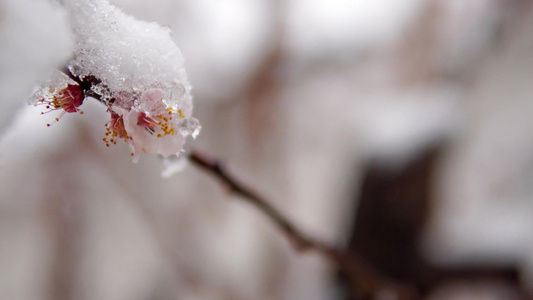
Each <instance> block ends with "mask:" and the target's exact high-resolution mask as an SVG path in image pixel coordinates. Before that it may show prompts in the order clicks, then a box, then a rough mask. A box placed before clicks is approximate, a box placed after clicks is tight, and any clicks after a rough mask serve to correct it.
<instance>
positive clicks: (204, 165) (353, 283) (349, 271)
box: [189, 150, 418, 300]
mask: <svg viewBox="0 0 533 300" xmlns="http://www.w3.org/2000/svg"><path fill="white" fill-rule="evenodd" d="M189 160H190V161H191V162H192V163H194V164H195V165H196V166H198V167H200V168H201V169H203V170H204V171H206V172H208V173H210V174H211V175H213V176H215V177H216V178H217V179H218V180H220V181H221V182H222V183H223V184H224V185H226V186H227V187H228V188H229V189H230V190H231V191H232V192H233V193H235V194H237V195H239V196H241V199H243V200H244V201H246V202H247V203H249V204H251V205H253V206H255V207H256V208H257V209H259V210H260V211H261V212H262V213H264V214H265V215H266V216H267V217H268V218H269V219H270V220H271V221H272V222H273V223H274V225H275V226H276V227H278V229H279V230H280V231H281V232H282V233H283V234H284V236H285V237H286V238H287V239H288V240H289V241H290V242H291V244H292V245H293V246H294V248H295V249H296V250H297V251H304V250H309V251H315V252H317V253H319V254H320V255H322V256H323V257H325V258H326V259H327V260H329V261H330V262H331V263H332V264H333V265H334V266H335V267H336V268H338V270H339V271H340V272H341V273H342V274H343V275H344V276H345V277H346V280H347V283H348V285H349V289H350V293H351V295H352V297H353V298H354V299H377V298H379V297H380V295H383V296H384V294H389V295H391V296H392V297H393V299H405V300H408V299H409V300H411V299H418V295H417V292H416V291H415V290H414V289H413V288H411V287H408V286H404V285H400V284H397V283H394V282H392V281H391V280H390V279H388V278H386V277H385V276H383V275H381V274H380V273H379V272H378V271H377V270H375V269H374V268H373V267H372V266H370V265H369V264H368V263H366V262H365V261H364V259H362V258H361V257H360V256H359V255H357V254H354V253H348V252H346V251H343V250H342V249H340V248H337V247H334V246H331V245H327V244H325V243H323V242H320V241H318V240H316V239H313V238H311V237H309V236H308V235H306V234H304V233H303V232H302V231H300V230H299V229H298V228H296V226H295V225H294V224H293V223H292V222H291V221H289V219H287V218H286V217H285V216H284V215H283V214H282V213H281V212H280V211H278V210H277V209H276V208H275V207H274V206H272V205H271V204H270V202H269V201H268V200H267V199H266V198H264V197H263V196H262V195H260V194H259V193H257V192H255V191H253V190H252V189H251V188H249V187H247V186H246V185H244V184H242V183H241V182H240V181H238V180H237V179H236V178H235V177H233V176H232V175H231V174H230V173H229V172H228V171H227V170H226V169H225V168H224V167H223V166H222V164H221V163H220V161H219V160H218V159H214V158H212V157H210V156H207V155H206V154H203V153H200V152H198V151H194V150H193V151H191V152H190V153H189ZM387 299H388V298H387Z"/></svg>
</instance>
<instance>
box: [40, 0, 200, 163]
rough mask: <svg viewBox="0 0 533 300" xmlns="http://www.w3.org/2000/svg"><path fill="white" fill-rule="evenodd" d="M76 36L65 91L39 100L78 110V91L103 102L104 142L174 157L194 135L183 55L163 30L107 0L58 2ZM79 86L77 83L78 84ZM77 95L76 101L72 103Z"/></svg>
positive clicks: (52, 106)
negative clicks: (122, 143)
mask: <svg viewBox="0 0 533 300" xmlns="http://www.w3.org/2000/svg"><path fill="white" fill-rule="evenodd" d="M62 3H63V6H64V8H65V9H66V11H67V12H68V15H69V16H70V23H71V27H72V31H73V33H74V36H75V39H76V47H75V49H74V55H73V59H72V60H71V61H70V62H69V63H68V65H67V69H66V70H65V73H68V74H67V75H68V77H69V78H68V80H70V81H72V80H73V81H75V82H76V84H69V85H68V86H67V90H66V91H64V92H63V93H59V94H57V95H56V96H55V97H54V98H53V99H52V100H44V101H41V102H40V103H41V104H46V105H47V107H48V108H49V109H52V110H55V109H60V108H61V109H63V113H65V112H74V111H78V107H79V106H80V105H81V104H82V102H83V96H78V95H80V94H79V93H78V91H79V92H81V91H83V92H82V93H81V94H82V95H85V96H92V97H93V98H95V99H96V100H98V101H100V102H101V103H103V104H104V105H105V106H106V107H107V112H109V113H110V121H109V122H107V123H106V124H105V127H106V133H105V137H104V138H103V141H104V142H105V143H106V145H107V146H110V145H112V144H116V143H117V141H119V140H121V139H122V140H124V141H125V142H127V143H129V144H130V147H131V149H132V156H133V157H134V161H137V160H138V159H139V153H141V152H145V153H149V154H159V155H161V156H163V157H171V156H175V155H176V156H177V155H179V154H180V153H181V152H182V151H183V146H184V143H185V139H186V137H187V136H189V135H192V136H193V137H196V135H197V134H198V133H199V130H200V124H199V122H198V121H197V120H196V119H195V118H193V117H192V108H193V106H192V96H191V86H190V84H189V81H188V79H187V74H186V72H185V68H184V58H183V56H182V54H181V51H180V49H179V48H178V46H177V45H176V44H175V43H174V41H173V40H172V38H171V36H170V30H169V29H168V28H164V27H161V26H160V25H158V24H156V23H150V22H144V21H139V20H136V19H134V18H133V17H131V16H128V15H126V14H125V13H123V12H122V11H120V10H119V9H118V8H116V7H114V6H112V5H111V4H109V2H108V1H107V0H64V1H63V2H62ZM80 86H81V88H80ZM79 99H81V101H78V100H79Z"/></svg>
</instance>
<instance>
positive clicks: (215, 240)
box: [0, 0, 533, 300]
mask: <svg viewBox="0 0 533 300" xmlns="http://www.w3.org/2000/svg"><path fill="white" fill-rule="evenodd" d="M43 1H44V0H25V3H30V4H31V6H29V7H32V10H33V9H35V7H36V5H37V4H38V3H42V2H43ZM22 2H24V1H22ZM22 2H20V3H22ZM111 2H112V3H114V4H115V5H116V6H118V7H120V8H121V9H123V10H124V11H125V12H126V13H128V14H130V15H133V16H135V17H136V18H138V19H141V20H147V21H155V22H158V23H159V24H162V25H164V26H168V27H170V28H171V29H172V31H173V37H174V38H175V40H176V42H177V44H178V45H179V46H180V47H181V49H182V52H183V55H184V56H185V58H186V68H187V71H188V73H189V77H190V80H191V83H192V85H193V94H194V97H195V99H194V102H195V103H194V104H195V113H194V114H195V116H196V117H197V118H198V119H199V120H200V122H201V124H202V126H203V129H202V132H201V134H200V136H199V137H198V138H197V140H194V141H189V143H188V147H189V148H190V149H199V150H201V151H204V152H207V153H210V154H211V155H213V156H216V157H218V158H220V159H221V160H222V161H224V162H225V163H226V164H227V166H228V168H229V170H230V171H231V172H232V173H233V174H235V176H237V177H238V178H241V179H242V180H243V181H244V182H245V183H247V184H248V185H250V186H253V187H254V188H255V189H256V190H258V191H260V192H261V193H263V194H265V195H266V196H267V197H268V198H270V199H271V200H272V202H273V204H274V205H275V206H276V207H278V208H280V210H281V211H283V213H285V215H287V216H288V217H289V218H290V219H291V220H293V221H294V222H295V223H296V224H297V225H298V226H299V227H300V228H301V229H302V230H304V231H305V232H306V233H309V234H310V235H312V236H314V237H316V238H319V239H321V240H324V241H326V242H328V243H330V244H335V245H340V246H343V247H346V248H348V249H351V250H352V251H357V252H358V253H360V254H361V255H362V256H363V257H364V258H365V259H366V260H367V261H368V262H370V263H371V264H373V265H374V266H376V268H377V269H378V270H380V271H381V272H382V273H383V274H386V275H387V276H390V277H391V278H394V279H397V280H400V281H403V282H407V283H409V284H411V285H413V286H416V287H418V288H419V289H420V291H421V292H422V293H423V295H424V299H531V298H532V295H533V234H532V233H531V232H532V231H531V228H533V151H532V149H533V134H531V132H532V130H531V129H532V128H533V117H530V115H531V114H532V113H533V101H531V99H530V98H531V95H533V81H532V80H533V31H532V30H531V28H533V27H532V26H533V3H532V2H531V1H527V0H506V1H499V0H471V1H462V0H396V1H387V0H375V1H363V0H327V1H326V0H312V1H308V0H306V1H304V0H286V1H282V0H270V1H260V0H254V1H250V0H246V1H245V0H232V1H229V0H154V1H148V0H114V1H111ZM10 3H14V1H11V0H2V1H0V37H2V40H3V41H6V39H4V37H5V36H8V37H10V38H11V39H8V40H7V42H5V43H4V45H3V46H0V63H1V64H0V66H2V68H0V75H1V76H0V81H1V82H0V88H1V89H0V90H2V91H3V95H4V96H5V95H6V93H7V92H8V91H9V92H12V93H11V94H9V97H11V98H16V97H19V98H20V99H18V100H17V101H18V103H19V104H20V105H22V102H23V100H22V99H24V95H27V94H28V92H29V91H28V90H31V89H30V87H31V86H32V85H34V84H36V83H37V79H35V78H33V77H32V76H34V77H35V75H32V74H35V72H37V71H36V70H37V69H38V68H39V67H42V68H44V69H45V70H47V68H50V66H52V65H54V66H55V65H58V63H57V61H56V60H53V59H51V58H43V59H39V60H36V61H31V60H28V57H30V58H32V57H35V55H38V54H39V55H41V54H42V55H44V54H46V53H51V55H52V54H54V53H55V54H56V55H57V51H55V50H54V48H53V46H57V45H59V44H61V45H62V44H65V45H66V46H65V47H67V48H68V46H69V40H68V39H69V38H70V37H69V36H68V32H67V33H62V32H61V26H64V24H61V23H60V22H59V21H57V20H60V18H59V17H58V18H52V17H50V15H48V16H47V15H45V12H46V13H50V14H52V13H59V12H57V11H58V10H60V9H59V8H58V7H55V6H54V7H52V8H48V10H39V11H40V12H42V13H41V14H40V15H44V16H45V17H43V18H44V19H43V20H42V22H37V21H35V23H36V24H37V25H36V27H39V29H40V30H44V31H45V33H46V34H48V35H49V37H47V38H45V39H44V41H40V42H35V43H34V42H32V41H33V40H35V39H36V38H35V36H36V35H35V34H33V32H32V31H31V30H25V28H26V27H25V25H24V24H26V23H24V20H23V19H20V20H19V19H17V16H18V15H17V13H19V14H20V12H21V11H23V10H17V11H15V10H13V7H14V6H13V5H11V4H10ZM10 5H11V6H10ZM39 5H41V4H39ZM13 16H14V17H13ZM32 20H33V19H32ZM26 21H27V20H26ZM17 22H21V23H20V24H21V25H20V26H19V25H18V24H19V23H17ZM58 22H59V23H58ZM29 24H33V23H31V22H29ZM23 25H24V26H23ZM33 25H35V24H33ZM13 28H15V29H13ZM13 30H14V31H13ZM17 30H19V31H17ZM9 32H17V34H12V35H9V34H8V33H9ZM35 32H37V31H35ZM39 36H41V35H39ZM13 41H18V42H17V43H15V42H13ZM19 42H20V43H19ZM25 42H26V44H24V43H25ZM29 48H31V51H29V54H27V57H25V56H23V52H24V51H25V49H29ZM50 49H51V50H50ZM32 51H33V52H32ZM43 53H44V54H43ZM7 62H11V63H12V64H11V65H9V64H7ZM43 64H44V67H43ZM15 71H17V72H18V73H17V74H18V75H17V76H19V77H16V76H13V74H14V72H15ZM16 78H22V79H21V82H24V83H23V84H20V83H14V84H13V83H12V81H9V80H15V79H16ZM38 79H39V78H38ZM40 79H42V78H40ZM13 91H15V92H13ZM17 93H18V94H17ZM6 97H7V96H6ZM2 101H7V100H2ZM6 103H7V102H6ZM6 106H7V104H6ZM83 108H84V111H85V114H84V115H83V116H80V115H67V116H65V117H63V118H62V119H61V121H60V122H58V123H57V124H54V125H53V126H52V127H51V128H48V127H46V123H48V122H49V118H47V116H40V115H39V110H38V109H35V108H34V107H31V106H26V107H24V106H21V108H20V109H19V110H18V112H17V113H16V115H14V114H12V113H10V114H8V113H6V112H4V113H3V115H2V119H3V120H2V121H5V122H7V121H9V120H10V121H11V123H10V125H9V127H6V128H4V129H3V137H2V139H1V142H0V298H1V299H21V300H22V299H24V300H26V299H36V300H38V299H43V300H45V299H57V300H61V299H82V300H84V299H99V300H106V299H110V300H111V299H113V300H114V299H124V300H126V299H127V300H137V299H138V300H143V299H162V300H164V299H213V300H218V299H220V300H222V299H265V300H266V299H302V300H313V299H332V300H333V299H348V296H347V295H346V291H345V289H344V287H343V284H342V278H340V276H339V274H337V272H336V270H335V269H334V268H333V267H332V266H331V265H329V264H328V263H327V262H326V261H325V260H323V259H322V257H319V256H317V255H316V254H313V253H297V252H295V251H293V249H292V248H291V246H290V244H289V243H288V242H287V240H286V239H285V238H284V237H283V236H282V235H281V234H280V233H279V232H278V231H276V230H275V227H274V226H272V223H270V221H269V220H267V219H266V218H264V217H263V216H262V214H261V213H259V212H258V211H257V210H256V209H255V208H253V207H250V206H249V205H247V204H245V203H242V202H240V201H239V200H238V199H236V198H235V196H233V195H231V194H229V193H228V191H227V190H226V189H224V187H222V186H221V185H220V184H219V183H218V182H217V181H216V180H214V179H213V178H211V177H210V176H208V175H207V174H205V173H203V172H202V171H200V170H198V169H197V168H196V167H195V166H193V165H189V166H188V167H187V168H186V169H185V170H184V171H182V172H181V173H178V174H177V175H176V176H174V177H172V178H170V179H162V178H160V176H159V174H160V171H161V164H160V161H159V160H158V158H157V157H151V156H148V155H143V156H142V157H141V161H140V162H139V163H138V164H133V163H132V162H131V158H130V156H129V153H130V152H129V150H128V146H127V145H126V144H125V143H119V144H118V145H116V146H114V147H111V148H106V147H105V143H103V142H102V141H101V139H102V138H103V137H104V132H105V127H104V124H105V123H106V122H107V118H108V116H107V114H106V112H105V107H103V106H101V105H100V104H99V103H97V102H96V101H86V103H85V105H84V107H83ZM53 117H55V116H51V115H50V118H53ZM6 120H7V121H6ZM376 299H395V298H394V297H393V296H391V295H390V294H386V293H385V294H382V295H381V296H380V297H377V298H376Z"/></svg>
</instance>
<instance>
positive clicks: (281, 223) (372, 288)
mask: <svg viewBox="0 0 533 300" xmlns="http://www.w3.org/2000/svg"><path fill="white" fill-rule="evenodd" d="M62 71H63V72H64V73H65V74H66V75H67V76H69V77H70V78H71V79H72V80H74V81H75V82H76V83H78V84H79V85H80V87H81V89H82V91H83V93H84V95H85V96H86V97H92V98H94V99H96V100H98V101H100V102H102V103H103V104H106V105H109V102H106V101H103V99H102V98H101V96H100V95H99V94H96V93H94V92H93V91H92V86H93V85H97V84H99V83H101V80H99V79H98V78H96V77H94V76H86V77H83V78H80V77H78V76H75V75H74V74H72V73H71V72H70V70H69V69H68V68H64V69H63V70H62ZM112 101H114V99H111V102H110V103H112ZM189 160H190V161H191V162H193V163H194V164H195V165H197V166H198V167H200V168H202V169H203V170H205V171H207V172H208V173H211V174H212V175H214V176H215V177H216V178H217V179H218V180H220V181H222V183H223V184H224V185H226V186H227V187H228V188H229V189H230V190H231V191H232V192H233V193H235V194H237V195H240V196H241V199H243V200H245V201H246V202H248V203H249V204H252V205H253V206H255V207H256V208H257V209H258V210H259V211H261V212H262V213H264V214H265V215H266V216H267V217H268V218H269V219H270V220H271V221H272V222H273V223H274V224H275V225H276V227H278V228H279V230H280V231H281V232H282V233H283V234H284V235H285V237H286V238H287V239H288V240H289V241H290V242H291V244H292V245H293V247H294V248H295V249H296V250H297V251H305V250H309V251H315V252H317V253H319V254H321V255H322V256H323V257H325V258H326V259H328V260H329V261H330V262H331V263H332V264H333V265H335V267H337V269H338V270H339V271H340V272H341V273H342V274H343V275H344V276H345V278H346V281H347V284H348V286H349V291H350V294H351V296H352V297H353V298H354V299H361V300H366V299H379V298H382V296H381V295H387V299H390V298H391V297H392V299H397V300H415V299H418V294H417V293H416V291H415V290H414V289H413V288H412V287H410V286H406V285H400V284H398V283H395V282H393V281H392V280H390V279H389V278H387V277H386V276H384V275H382V274H381V273H380V272H378V271H377V270H376V269H375V268H373V267H372V266H371V265H370V264H368V263H367V262H366V261H365V260H364V259H363V258H362V257H361V256H359V255H358V254H356V253H354V252H353V251H352V252H347V251H344V250H342V249H340V248H338V247H334V246H331V245H328V244H326V243H323V242H321V241H318V240H316V239H314V238H311V237H310V236H308V235H306V234H304V233H303V232H302V231H301V230H299V229H298V228H297V227H296V226H295V225H294V224H293V223H292V222H291V221H290V220H289V219H288V218H287V217H285V216H284V215H283V214H282V213H281V212H280V211H279V210H277V209H276V208H275V207H274V206H272V204H270V201H268V200H267V199H266V198H264V197H263V196H262V195H260V194H259V193H257V192H255V191H254V190H252V189H251V188H249V187H247V186H246V185H244V184H242V183H241V182H240V181H239V180H237V179H236V178H235V177H233V176H232V175H231V174H230V173H229V172H228V171H226V169H225V168H223V166H222V164H221V163H220V160H218V159H215V158H213V157H210V156H208V155H206V154H203V153H200V152H198V151H191V152H190V153H189Z"/></svg>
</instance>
